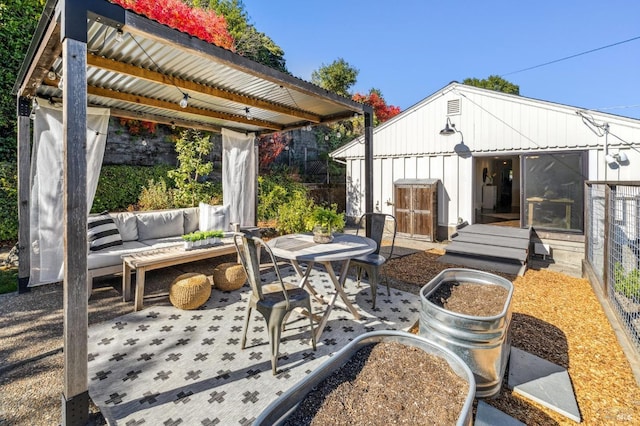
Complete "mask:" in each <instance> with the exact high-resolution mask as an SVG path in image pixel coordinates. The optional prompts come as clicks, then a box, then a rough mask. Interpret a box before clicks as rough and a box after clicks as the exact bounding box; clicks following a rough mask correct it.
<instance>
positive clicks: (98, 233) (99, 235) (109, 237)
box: [87, 214, 122, 251]
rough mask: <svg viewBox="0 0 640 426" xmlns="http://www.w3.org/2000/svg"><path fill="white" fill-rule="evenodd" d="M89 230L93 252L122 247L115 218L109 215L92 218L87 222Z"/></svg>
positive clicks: (90, 246)
mask: <svg viewBox="0 0 640 426" xmlns="http://www.w3.org/2000/svg"><path fill="white" fill-rule="evenodd" d="M87 228H88V230H89V234H88V240H89V249H90V250H92V251H96V250H102V249H105V248H107V247H113V246H121V245H122V237H121V236H120V232H119V231H118V227H117V226H116V224H115V222H114V221H113V218H112V217H111V216H109V215H107V214H101V215H97V216H90V217H89V218H88V220H87Z"/></svg>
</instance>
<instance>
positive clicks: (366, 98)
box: [353, 89, 400, 123]
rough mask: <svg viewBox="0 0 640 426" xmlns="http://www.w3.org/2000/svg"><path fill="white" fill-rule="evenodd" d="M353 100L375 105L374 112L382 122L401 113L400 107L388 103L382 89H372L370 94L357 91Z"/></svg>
mask: <svg viewBox="0 0 640 426" xmlns="http://www.w3.org/2000/svg"><path fill="white" fill-rule="evenodd" d="M353 100H354V101H356V102H362V103H363V104H367V105H370V106H371V107H373V112H374V114H375V116H376V118H377V119H378V122H380V123H384V122H385V121H387V120H389V119H390V118H393V117H395V116H396V115H398V114H400V107H397V106H394V105H387V102H386V101H385V100H384V98H383V97H382V95H381V94H380V91H379V90H376V89H371V91H370V92H369V94H368V95H362V94H360V93H356V94H355V95H353Z"/></svg>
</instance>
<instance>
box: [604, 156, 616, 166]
mask: <svg viewBox="0 0 640 426" xmlns="http://www.w3.org/2000/svg"><path fill="white" fill-rule="evenodd" d="M604 159H605V161H606V162H607V164H608V165H610V166H612V165H614V164H616V158H615V157H614V156H613V155H611V154H607V155H605V156H604Z"/></svg>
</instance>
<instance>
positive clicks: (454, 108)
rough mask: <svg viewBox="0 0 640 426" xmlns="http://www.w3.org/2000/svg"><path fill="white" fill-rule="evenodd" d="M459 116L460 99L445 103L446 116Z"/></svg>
mask: <svg viewBox="0 0 640 426" xmlns="http://www.w3.org/2000/svg"><path fill="white" fill-rule="evenodd" d="M458 114H460V99H452V100H450V101H447V115H458Z"/></svg>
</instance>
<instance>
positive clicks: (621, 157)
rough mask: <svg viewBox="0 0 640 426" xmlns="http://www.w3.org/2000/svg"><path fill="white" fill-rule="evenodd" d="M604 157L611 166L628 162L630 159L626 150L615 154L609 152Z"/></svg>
mask: <svg viewBox="0 0 640 426" xmlns="http://www.w3.org/2000/svg"><path fill="white" fill-rule="evenodd" d="M604 159H605V160H606V161H607V164H608V165H610V166H614V165H616V164H621V163H626V162H627V161H629V158H628V157H627V154H625V153H624V152H617V153H615V154H607V155H605V156H604Z"/></svg>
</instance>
